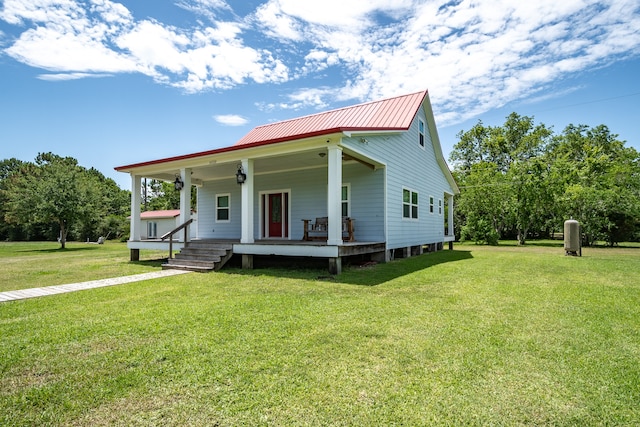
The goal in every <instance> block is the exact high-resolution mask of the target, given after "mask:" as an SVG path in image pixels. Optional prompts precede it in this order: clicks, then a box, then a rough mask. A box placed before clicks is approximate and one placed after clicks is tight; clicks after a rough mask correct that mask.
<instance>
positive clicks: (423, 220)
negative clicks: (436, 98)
mask: <svg viewBox="0 0 640 427" xmlns="http://www.w3.org/2000/svg"><path fill="white" fill-rule="evenodd" d="M417 117H420V118H421V119H422V120H423V121H424V122H425V126H426V127H429V126H430V124H429V122H428V121H427V119H426V115H425V113H424V109H422V108H420V109H419V112H418V114H417V116H416V118H414V121H413V123H412V125H411V128H410V129H409V130H408V131H407V132H404V133H401V134H393V135H385V136H367V141H368V142H367V143H366V144H364V143H362V142H360V137H353V138H346V139H344V140H343V142H344V143H345V144H346V145H349V146H351V147H353V148H354V149H355V150H357V151H359V152H362V153H365V154H369V155H371V157H372V158H375V159H380V160H382V161H384V162H385V163H386V165H387V166H386V167H387V188H386V192H387V219H388V224H387V231H388V235H387V247H388V248H389V249H393V248H400V247H407V246H415V245H421V244H426V243H436V242H442V241H443V240H444V216H443V215H439V214H438V206H437V204H438V199H444V193H445V192H450V193H452V192H453V190H452V189H451V187H450V185H449V183H448V181H447V180H446V178H445V176H444V174H443V172H442V170H441V169H440V166H439V165H438V162H437V161H436V157H435V156H436V154H435V150H434V148H433V144H432V141H431V135H430V132H429V130H427V129H425V131H426V132H425V146H424V148H423V147H421V146H420V144H419V137H418V120H417ZM403 187H405V188H410V189H411V190H413V191H417V192H418V219H417V220H409V219H403V218H402V189H403ZM430 196H433V197H434V199H435V210H434V213H433V214H431V213H430V212H429V197H430ZM354 216H355V215H354Z"/></svg>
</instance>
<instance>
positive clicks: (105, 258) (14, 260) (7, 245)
mask: <svg viewBox="0 0 640 427" xmlns="http://www.w3.org/2000/svg"><path fill="white" fill-rule="evenodd" d="M141 255H142V256H143V258H141V261H139V262H129V251H128V250H127V248H126V244H125V243H120V242H109V241H107V242H106V243H105V244H104V245H96V244H90V243H77V242H67V247H66V249H60V244H59V243H57V242H38V243H33V242H1V243H0V263H1V267H0V271H1V272H2V280H0V292H3V291H12V290H18V289H27V288H35V287H40V286H52V285H63V284H66V283H76V282H84V281H88V280H97V279H106V278H111V277H119V276H127V275H130V274H138V273H146V272H149V271H154V270H157V269H158V268H159V267H160V264H161V261H162V257H164V258H166V257H167V255H168V253H167V252H160V251H141Z"/></svg>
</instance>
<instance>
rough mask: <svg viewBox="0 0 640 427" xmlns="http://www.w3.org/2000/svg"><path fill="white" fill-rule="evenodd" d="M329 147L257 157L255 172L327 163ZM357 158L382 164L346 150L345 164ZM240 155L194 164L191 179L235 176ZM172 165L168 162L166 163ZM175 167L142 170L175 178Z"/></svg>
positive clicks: (199, 181)
mask: <svg viewBox="0 0 640 427" xmlns="http://www.w3.org/2000/svg"><path fill="white" fill-rule="evenodd" d="M326 153H327V150H326V149H325V148H324V147H322V148H313V149H308V150H305V151H298V152H295V153H289V154H281V155H275V154H274V155H272V156H267V157H261V158H257V159H254V174H255V175H261V174H268V173H274V172H280V171H287V170H296V169H311V168H320V167H327V157H326ZM352 162H358V163H361V164H366V165H368V166H369V167H371V168H375V167H377V166H380V165H379V164H378V163H377V162H374V161H371V160H369V159H367V158H366V157H363V156H362V155H358V154H357V153H353V152H350V151H348V150H344V154H343V164H346V163H352ZM239 164H240V159H238V160H235V161H225V162H224V163H218V162H216V161H211V162H210V163H208V164H206V165H199V166H192V167H191V182H192V183H193V184H195V185H201V184H202V183H203V182H206V181H214V180H219V179H235V174H236V172H237V170H238V165H239ZM166 166H169V165H166ZM172 166H173V168H168V169H164V170H155V171H149V172H147V173H143V174H142V176H144V177H146V178H152V179H158V180H161V181H173V180H174V179H175V177H176V176H177V175H179V174H180V169H179V168H178V167H176V166H177V165H172Z"/></svg>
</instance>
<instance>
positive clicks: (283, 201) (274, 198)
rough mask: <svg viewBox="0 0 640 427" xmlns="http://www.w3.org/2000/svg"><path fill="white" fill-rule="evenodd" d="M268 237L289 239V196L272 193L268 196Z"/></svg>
mask: <svg viewBox="0 0 640 427" xmlns="http://www.w3.org/2000/svg"><path fill="white" fill-rule="evenodd" d="M266 211H267V230H268V235H267V236H266V237H276V238H278V237H280V238H282V237H288V232H289V219H288V214H289V194H288V193H272V194H269V195H267V209H266Z"/></svg>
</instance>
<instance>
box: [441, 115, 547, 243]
mask: <svg viewBox="0 0 640 427" xmlns="http://www.w3.org/2000/svg"><path fill="white" fill-rule="evenodd" d="M551 136H552V131H551V130H550V129H549V128H547V127H546V126H545V125H543V124H539V125H535V124H534V121H533V118H532V117H527V116H520V115H518V114H516V113H511V114H510V115H509V116H508V117H507V118H506V120H505V123H504V125H503V126H498V127H487V126H484V125H483V124H482V122H478V124H476V125H475V126H474V127H473V128H472V129H471V130H470V131H468V132H461V133H459V134H458V137H459V138H460V141H459V142H458V143H457V144H456V145H455V146H454V149H453V151H452V153H451V157H450V159H451V160H452V161H453V162H454V166H455V167H456V176H457V177H458V178H459V184H460V187H461V190H462V192H461V194H460V196H459V197H458V200H457V202H456V206H457V207H458V211H459V212H460V213H461V215H462V216H463V217H464V219H463V224H462V227H463V230H467V232H466V233H465V234H466V235H467V236H468V237H470V238H473V239H474V240H476V241H484V242H488V241H493V240H494V238H493V236H488V237H489V238H487V236H485V234H486V233H487V225H492V226H493V230H494V233H496V234H497V235H498V236H500V237H502V235H503V234H504V233H505V232H506V231H507V230H515V232H516V234H517V236H518V241H519V243H520V244H525V242H526V238H527V234H528V233H529V231H530V229H531V228H532V227H540V226H542V224H544V223H545V219H546V218H547V214H546V212H544V209H545V208H548V207H549V205H550V204H549V203H545V201H546V199H547V194H546V192H545V191H544V186H545V180H546V179H547V175H548V173H547V172H548V170H547V168H546V167H545V163H544V160H543V159H542V156H543V154H544V148H545V147H546V145H547V143H548V141H549V140H550V138H551ZM472 235H476V237H471V236H472Z"/></svg>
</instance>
